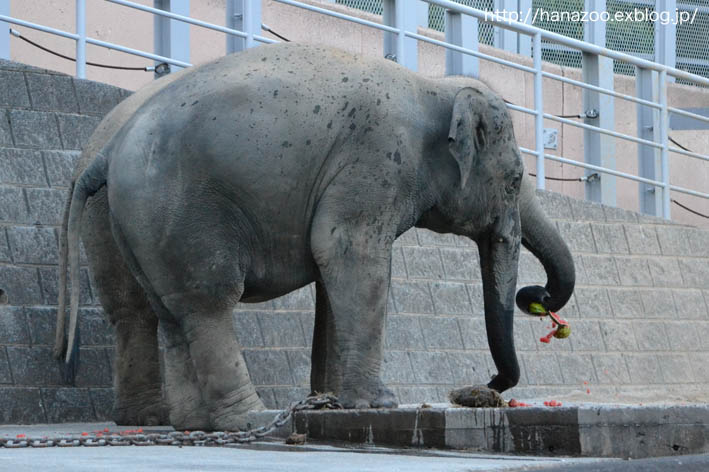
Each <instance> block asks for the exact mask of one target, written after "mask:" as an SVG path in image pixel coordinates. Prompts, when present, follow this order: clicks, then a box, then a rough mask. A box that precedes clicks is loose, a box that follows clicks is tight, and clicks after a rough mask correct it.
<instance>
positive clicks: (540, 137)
mask: <svg viewBox="0 0 709 472" xmlns="http://www.w3.org/2000/svg"><path fill="white" fill-rule="evenodd" d="M533 48H534V109H535V111H536V112H537V113H536V115H535V116H534V150H535V151H536V152H537V188H539V189H544V180H545V173H544V103H543V100H542V97H543V88H542V86H543V82H542V34H541V33H540V32H538V31H537V32H536V33H535V34H534V43H533Z"/></svg>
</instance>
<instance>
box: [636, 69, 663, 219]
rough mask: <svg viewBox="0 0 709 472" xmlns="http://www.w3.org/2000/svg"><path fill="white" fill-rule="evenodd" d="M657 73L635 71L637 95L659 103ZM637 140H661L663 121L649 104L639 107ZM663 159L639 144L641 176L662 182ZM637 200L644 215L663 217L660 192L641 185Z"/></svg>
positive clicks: (653, 149)
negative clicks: (660, 177)
mask: <svg viewBox="0 0 709 472" xmlns="http://www.w3.org/2000/svg"><path fill="white" fill-rule="evenodd" d="M654 76H655V72H654V71H652V70H650V69H643V68H641V67H636V68H635V94H636V96H637V97H638V98H642V99H643V100H648V101H653V102H656V101H658V100H657V99H658V97H657V94H656V90H657V87H655V84H656V82H655V77H654ZM636 110H637V126H638V132H637V136H638V138H642V139H646V140H648V141H658V138H659V134H658V131H659V130H660V119H659V114H658V112H657V110H656V109H654V108H652V107H648V106H646V105H641V104H639V103H638V104H637V105H636ZM661 168H662V165H661V156H660V153H658V152H657V149H656V148H654V147H652V146H648V145H646V144H638V176H640V177H645V178H646V179H652V180H659V176H660V173H661ZM638 191H639V196H638V201H639V203H640V211H641V212H642V213H645V214H648V215H653V216H660V215H661V211H662V201H661V195H660V191H659V189H658V188H657V187H655V186H654V185H650V184H645V183H639V184H638Z"/></svg>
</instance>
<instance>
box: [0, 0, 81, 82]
mask: <svg viewBox="0 0 709 472" xmlns="http://www.w3.org/2000/svg"><path fill="white" fill-rule="evenodd" d="M2 34H5V33H4V31H3V32H2ZM76 34H77V35H79V39H77V40H76V77H77V78H79V79H85V78H86V0H76ZM6 36H7V35H6Z"/></svg>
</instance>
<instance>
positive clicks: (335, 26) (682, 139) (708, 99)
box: [10, 0, 709, 227]
mask: <svg viewBox="0 0 709 472" xmlns="http://www.w3.org/2000/svg"><path fill="white" fill-rule="evenodd" d="M134 1H136V2H137V3H141V4H144V5H149V6H152V0H134ZM302 1H304V2H305V3H310V4H315V5H318V6H325V7H328V8H331V9H334V10H338V11H342V12H346V13H349V14H352V15H355V16H359V17H364V18H367V19H370V20H372V21H380V20H381V18H380V17H377V16H374V15H369V14H367V13H363V12H361V11H358V10H351V9H349V8H346V7H343V6H341V5H336V4H332V3H329V2H325V1H321V0H302ZM86 3H87V28H86V31H87V34H88V35H89V36H91V37H94V38H97V39H101V40H104V41H109V42H113V43H117V44H121V45H124V46H128V47H131V48H135V49H142V50H146V51H152V47H153V37H152V31H153V16H152V15H151V14H149V13H145V12H141V11H137V10H134V9H130V8H126V7H123V6H119V5H115V4H111V3H108V2H104V1H101V0H87V2H86ZM10 13H11V15H12V16H15V17H18V18H21V19H23V20H26V21H31V22H35V23H40V24H43V25H46V26H51V27H54V28H58V29H62V30H65V31H71V32H73V31H75V24H74V22H75V13H74V0H43V1H41V2H40V1H38V2H34V1H31V2H30V1H26V0H11V2H10ZM191 16H192V17H194V18H197V19H200V20H204V21H207V22H210V23H214V24H219V25H222V24H224V21H225V20H224V16H225V0H192V1H191ZM263 22H264V23H265V24H267V25H269V26H270V27H271V28H273V29H274V30H275V31H277V32H279V33H280V34H281V35H283V36H285V37H287V38H289V39H291V40H292V41H300V42H309V43H320V44H329V45H332V46H335V47H339V48H342V49H345V50H348V51H351V52H354V53H358V54H364V55H368V56H372V57H378V56H381V48H382V32H381V31H378V30H373V29H371V28H367V27H364V26H360V25H357V24H355V23H351V22H347V21H343V20H339V19H336V18H332V17H327V16H323V15H319V14H315V13H311V12H308V11H305V10H302V9H299V8H295V7H291V6H287V5H284V4H280V3H278V2H275V1H273V0H263ZM14 28H15V29H17V30H19V31H21V32H22V34H23V35H26V36H27V37H29V38H31V39H33V40H35V41H37V42H39V43H41V44H43V45H45V46H48V47H50V48H52V49H55V50H57V51H58V52H61V53H63V54H66V55H69V56H72V57H73V56H74V55H75V46H74V42H73V41H71V40H67V39H63V38H58V37H56V36H52V35H48V34H45V33H41V32H39V31H35V30H30V29H27V28H22V27H14ZM421 31H422V32H424V34H427V35H430V36H432V37H435V38H437V39H442V37H443V35H442V34H441V33H439V32H436V31H432V30H421ZM264 36H270V35H269V34H268V33H265V32H264ZM190 43H191V62H192V63H193V64H200V63H203V62H206V61H209V60H211V59H214V58H216V57H219V56H221V55H223V54H224V53H225V50H226V46H225V38H224V35H223V34H221V33H217V32H214V31H211V30H206V29H204V28H200V27H196V26H191V27H190ZM480 49H481V51H482V52H485V53H487V54H491V55H495V56H499V57H505V58H507V59H512V60H514V61H517V62H522V63H526V64H529V65H531V60H530V59H529V58H524V57H520V56H516V55H512V54H509V53H505V52H503V51H499V50H496V49H493V48H490V47H487V46H481V47H480ZM11 58H12V59H13V60H15V61H19V62H24V63H27V64H31V65H34V66H38V67H44V68H47V69H52V70H57V71H61V72H65V73H67V74H74V71H75V66H74V64H73V63H71V62H68V61H66V60H64V59H60V58H57V57H55V56H52V55H50V54H48V53H45V52H43V51H40V50H38V49H36V48H34V47H32V46H30V45H28V44H26V43H25V42H23V41H21V40H19V39H18V38H14V37H13V38H12V40H11ZM87 60H89V61H93V62H98V63H105V64H114V65H126V66H146V65H151V63H152V61H150V60H148V59H144V58H141V57H136V56H131V55H127V54H123V53H120V52H117V51H110V50H107V49H104V48H101V47H96V46H91V45H88V46H87ZM444 67H445V54H444V50H443V48H440V47H438V46H434V45H431V44H428V43H420V44H419V72H421V73H422V74H424V75H427V76H434V77H435V76H442V75H443V74H444ZM545 67H546V69H547V70H549V71H551V72H554V73H556V74H559V75H563V76H566V77H570V78H573V79H577V80H580V77H581V74H580V70H578V69H572V68H564V67H560V66H556V65H554V64H545ZM480 75H481V77H482V79H483V80H484V81H485V82H487V83H488V84H490V85H491V86H492V87H493V88H495V89H496V90H497V91H498V92H499V93H501V94H502V95H503V96H504V98H505V99H507V100H509V101H510V102H513V103H516V104H518V105H524V106H526V107H528V108H533V105H534V89H533V77H532V75H531V74H529V73H526V72H522V71H518V70H513V69H510V68H508V67H505V66H500V65H498V64H494V63H491V62H489V61H481V63H480ZM87 78H89V79H91V80H96V81H99V82H105V83H109V84H112V85H116V86H119V87H124V88H127V89H131V90H135V89H138V88H140V87H141V86H143V85H145V84H146V83H148V82H150V81H151V80H153V74H152V73H151V72H142V71H114V70H107V69H99V68H96V67H91V66H88V67H87ZM615 89H616V90H617V91H618V92H621V93H625V94H628V95H634V94H635V80H634V78H633V77H627V76H620V75H617V76H616V77H615ZM581 97H582V93H581V89H580V88H578V87H574V86H571V85H567V84H563V83H561V82H559V81H555V80H552V79H544V97H543V99H544V104H545V107H544V108H545V111H546V112H548V113H552V114H558V115H568V114H576V113H581V112H582V98H581ZM668 99H669V104H670V105H671V106H674V107H709V90H706V89H701V88H697V87H690V86H683V85H675V84H673V85H672V86H671V87H670V90H669V92H668ZM512 114H513V117H514V122H515V132H516V134H517V139H518V141H519V144H520V145H521V146H524V147H527V148H534V119H533V118H532V117H531V116H529V115H524V114H521V113H519V112H512ZM615 120H616V130H617V131H619V132H621V133H626V134H630V135H635V134H636V131H635V122H636V110H635V105H634V104H633V103H632V102H628V101H625V100H619V99H616V101H615ZM545 127H548V128H556V129H558V130H559V146H558V149H557V150H548V151H547V152H548V153H549V154H554V155H560V156H563V157H566V158H568V159H574V160H583V130H581V129H580V128H577V127H573V126H569V125H562V124H560V123H557V122H553V121H547V122H546V123H545ZM670 135H671V136H672V137H673V138H674V139H675V140H676V141H678V142H679V143H681V144H682V145H684V146H685V147H687V148H689V149H691V150H693V151H696V152H700V153H708V152H709V132H707V131H671V132H670ZM525 160H526V163H527V168H528V170H530V171H531V172H533V171H534V168H535V164H534V158H533V157H532V156H526V158H525ZM616 161H617V168H618V170H620V171H623V172H627V173H630V174H637V146H636V144H634V143H632V142H629V141H623V140H616ZM545 169H546V174H547V176H550V177H563V178H574V177H579V176H581V175H583V173H584V171H583V169H582V168H580V167H577V166H572V165H566V164H560V163H557V162H553V161H547V162H546V163H545ZM670 173H671V182H672V184H675V185H678V186H682V187H685V188H689V189H693V190H698V191H701V192H705V193H709V163H705V162H702V161H698V160H696V159H692V158H689V157H685V156H681V155H678V154H671V161H670ZM617 183H618V185H617V189H618V191H617V194H618V201H617V203H618V206H620V207H622V208H626V209H630V210H637V209H638V185H637V184H636V183H635V182H633V181H630V180H626V179H620V178H618V179H617ZM584 185H585V184H583V183H581V182H554V181H547V188H548V189H550V190H553V191H556V192H561V193H564V194H567V195H571V196H573V197H577V198H583V197H584ZM672 197H673V198H676V199H677V200H678V201H680V202H682V203H683V204H685V205H687V206H689V207H691V208H693V209H695V210H697V211H699V212H702V213H704V214H707V215H709V201H708V200H704V199H701V198H697V197H692V196H689V195H685V194H678V193H674V192H673V195H672ZM672 217H673V219H674V220H675V221H678V222H682V223H687V224H692V225H697V226H705V227H709V220H707V219H704V218H701V217H698V216H695V215H692V214H691V213H689V212H687V211H686V210H683V209H681V208H679V207H678V206H676V205H672Z"/></svg>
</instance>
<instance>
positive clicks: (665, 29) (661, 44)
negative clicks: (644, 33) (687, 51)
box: [655, 0, 677, 82]
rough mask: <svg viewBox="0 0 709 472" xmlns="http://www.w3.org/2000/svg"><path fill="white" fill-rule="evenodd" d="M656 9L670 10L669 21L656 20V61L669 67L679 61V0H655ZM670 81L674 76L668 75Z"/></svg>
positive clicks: (659, 10) (660, 10)
mask: <svg viewBox="0 0 709 472" xmlns="http://www.w3.org/2000/svg"><path fill="white" fill-rule="evenodd" d="M655 11H656V12H658V13H660V12H668V13H669V20H670V21H669V22H668V23H667V24H662V22H661V21H655V62H659V63H660V64H664V65H666V66H669V67H675V64H676V63H677V51H676V48H677V0H655ZM667 80H668V81H669V82H674V77H672V76H667Z"/></svg>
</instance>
